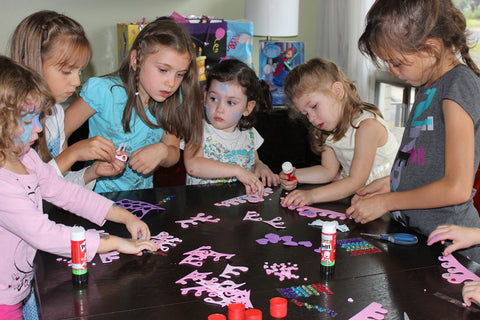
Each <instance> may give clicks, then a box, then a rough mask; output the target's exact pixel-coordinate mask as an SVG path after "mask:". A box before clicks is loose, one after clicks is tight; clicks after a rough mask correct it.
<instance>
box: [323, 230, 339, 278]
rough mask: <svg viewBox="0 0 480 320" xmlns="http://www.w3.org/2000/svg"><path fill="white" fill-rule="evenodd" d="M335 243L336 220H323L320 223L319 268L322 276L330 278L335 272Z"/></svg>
mask: <svg viewBox="0 0 480 320" xmlns="http://www.w3.org/2000/svg"><path fill="white" fill-rule="evenodd" d="M336 244H337V221H325V222H323V225H322V253H321V255H320V270H321V273H322V275H323V276H324V277H326V278H330V277H331V276H333V274H334V272H335V248H336Z"/></svg>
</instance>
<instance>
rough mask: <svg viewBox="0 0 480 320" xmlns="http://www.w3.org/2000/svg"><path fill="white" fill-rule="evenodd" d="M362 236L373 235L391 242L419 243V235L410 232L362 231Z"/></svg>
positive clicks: (375, 237) (407, 244)
mask: <svg viewBox="0 0 480 320" xmlns="http://www.w3.org/2000/svg"><path fill="white" fill-rule="evenodd" d="M360 234H361V235H362V236H368V237H372V238H374V239H381V240H387V241H390V242H391V243H396V244H403V245H406V246H411V245H414V244H417V243H418V238H417V236H415V235H413V234H410V233H387V234H371V233H360Z"/></svg>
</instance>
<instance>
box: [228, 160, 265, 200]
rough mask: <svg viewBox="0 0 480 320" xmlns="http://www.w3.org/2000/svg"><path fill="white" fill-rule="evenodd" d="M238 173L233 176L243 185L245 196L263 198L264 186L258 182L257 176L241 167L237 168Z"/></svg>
mask: <svg viewBox="0 0 480 320" xmlns="http://www.w3.org/2000/svg"><path fill="white" fill-rule="evenodd" d="M238 171H239V173H238V174H237V175H235V177H236V178H237V180H238V181H240V182H241V183H243V184H244V185H245V189H246V191H247V194H255V193H256V194H258V195H259V196H260V197H263V194H264V190H265V188H264V186H263V183H262V182H261V181H260V180H258V178H257V176H256V175H255V174H254V173H252V172H250V171H248V170H245V169H244V168H242V167H239V170H238Z"/></svg>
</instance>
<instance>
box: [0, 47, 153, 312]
mask: <svg viewBox="0 0 480 320" xmlns="http://www.w3.org/2000/svg"><path fill="white" fill-rule="evenodd" d="M54 104H55V98H54V97H53V96H52V94H51V92H50V89H49V87H48V85H47V83H46V82H45V81H44V80H43V79H42V77H41V76H40V75H38V74H37V73H35V72H34V71H32V70H30V69H27V68H26V67H24V66H22V65H20V64H17V63H16V62H14V61H12V60H11V59H9V58H7V57H4V56H0V257H2V259H0V270H2V272H1V273H0V319H4V320H5V319H22V304H23V301H24V299H25V298H26V297H27V296H28V295H29V293H30V290H31V281H32V279H33V275H34V270H33V259H34V257H35V253H36V251H37V250H44V251H47V252H49V253H52V254H56V255H61V256H65V257H70V255H71V245H70V233H71V228H70V227H67V226H65V225H62V224H56V223H55V222H53V221H51V220H49V219H48V215H47V214H44V213H43V209H42V200H46V201H48V202H50V203H52V204H54V205H58V206H59V207H61V208H63V209H65V210H68V211H70V212H73V213H75V214H77V215H79V216H81V217H83V218H86V219H88V220H90V221H92V222H93V223H96V224H98V225H102V224H103V223H104V222H105V221H106V220H110V221H113V222H117V223H123V224H125V226H126V227H127V229H128V231H129V232H130V234H131V235H132V239H124V238H119V237H116V236H113V235H108V236H101V235H100V233H99V232H97V231H94V230H87V232H86V244H87V259H88V260H89V261H90V260H92V259H93V257H94V256H95V254H96V253H97V252H98V253H102V252H108V251H112V250H117V251H119V252H123V253H128V254H136V255H141V254H142V250H151V251H156V250H158V246H157V245H156V244H155V243H154V242H152V241H150V240H149V239H150V230H149V228H148V226H147V225H146V224H145V223H144V222H143V221H141V220H139V219H138V218H137V217H135V216H134V215H132V214H131V213H130V212H128V211H127V210H125V209H123V208H121V207H118V206H115V205H113V201H111V200H108V199H106V198H104V197H103V196H101V195H99V194H97V193H95V192H92V191H89V190H87V189H85V188H83V187H81V186H79V185H78V184H74V183H71V182H69V181H67V180H65V179H64V178H63V177H61V176H59V175H57V173H56V171H55V169H54V168H53V167H52V166H50V165H48V164H46V163H44V162H43V161H42V160H41V159H40V157H39V156H38V154H37V152H36V151H35V150H34V149H32V148H31V146H32V145H33V144H34V143H35V141H36V140H37V139H38V134H39V133H40V132H41V131H42V122H43V121H44V119H43V117H44V113H45V112H48V110H49V109H50V108H51V107H52V106H53V105H54ZM139 235H141V239H137V238H138V237H139Z"/></svg>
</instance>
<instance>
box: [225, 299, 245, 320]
mask: <svg viewBox="0 0 480 320" xmlns="http://www.w3.org/2000/svg"><path fill="white" fill-rule="evenodd" d="M228 320H245V305H244V304H243V303H230V304H229V305H228Z"/></svg>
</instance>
